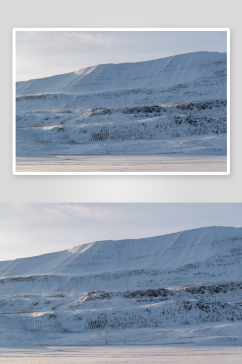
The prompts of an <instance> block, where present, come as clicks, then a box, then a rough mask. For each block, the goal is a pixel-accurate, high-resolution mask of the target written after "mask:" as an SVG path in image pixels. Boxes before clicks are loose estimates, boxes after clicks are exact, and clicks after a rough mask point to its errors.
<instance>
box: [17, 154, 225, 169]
mask: <svg viewBox="0 0 242 364" xmlns="http://www.w3.org/2000/svg"><path fill="white" fill-rule="evenodd" d="M16 172H26V173H33V172H50V173H51V172H63V173H65V172H77V173H78V172H88V173H92V172H117V173H119V172H130V173H137V172H142V173H148V172H174V173H176V172H181V173H183V172H192V173H193V172H227V157H226V156H214V155H211V156H209V155H208V156H180V155H178V156H171V155H168V156H166V155H162V156H110V155H108V156H83V157H77V156H68V157H67V156H50V157H45V158H43V157H42V158H31V157H29V158H27V157H26V158H24V157H22V158H18V159H17V164H16Z"/></svg>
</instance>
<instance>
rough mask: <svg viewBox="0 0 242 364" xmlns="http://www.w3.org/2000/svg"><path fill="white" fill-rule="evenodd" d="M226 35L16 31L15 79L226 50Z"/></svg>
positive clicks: (218, 33) (203, 33)
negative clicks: (107, 64) (102, 65)
mask: <svg viewBox="0 0 242 364" xmlns="http://www.w3.org/2000/svg"><path fill="white" fill-rule="evenodd" d="M163 16H165V15H164V14H163ZM226 37H227V33H226V32H224V31H223V32H218V31H182V32H181V31H180V32H177V31H155V32H154V31H149V32H148V31H142V32H141V31H132V32H129V31H108V32H107V31H101V32H100V31H79V32H74V31H64V32H63V31H51V32H50V31H29V32H26V31H18V32H17V33H16V80H17V81H26V80H29V79H34V78H41V77H48V76H53V75H57V74H63V73H68V72H73V71H76V70H78V69H81V68H85V67H89V66H94V65H97V64H105V63H124V62H139V61H147V60H152V59H158V58H163V57H168V56H173V55H176V54H182V53H189V52H196V51H210V52H211V51H213V52H226V51H227V42H226Z"/></svg>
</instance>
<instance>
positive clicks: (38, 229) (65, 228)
mask: <svg viewBox="0 0 242 364" xmlns="http://www.w3.org/2000/svg"><path fill="white" fill-rule="evenodd" d="M241 216H242V203H238V204H230V203H221V204H206V203H204V204H202V203H197V204H196V203H194V204H192V203H191V204H185V203H180V204H175V203H157V204H148V203H147V204H145V203H140V204H135V203H134V204H127V203H124V204H122V203H117V204H44V203H43V204H41V203H39V204H0V260H1V261H2V260H10V259H16V258H22V257H27V256H34V255H39V254H44V253H50V252H55V251H60V250H65V249H69V248H72V247H74V246H77V245H81V244H86V243H90V242H94V241H98V240H119V239H126V238H131V239H132V238H145V237H151V236H157V235H163V234H169V233H173V232H177V231H182V230H187V229H194V228H199V227H205V226H234V227H242V220H241Z"/></svg>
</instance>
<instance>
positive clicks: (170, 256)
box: [0, 227, 242, 345]
mask: <svg viewBox="0 0 242 364" xmlns="http://www.w3.org/2000/svg"><path fill="white" fill-rule="evenodd" d="M241 267H242V228H231V227H208V228H200V229H194V230H188V231H183V232H179V233H174V234H169V235H163V236H158V237H153V238H146V239H136V240H120V241H112V240H109V241H99V242H94V243H90V244H85V245H81V246H77V247H75V248H72V249H69V250H65V251H61V252H58V253H51V254H44V255H41V256H36V257H30V258H23V259H16V260H13V261H4V262H0V275H1V278H0V289H1V299H0V312H1V313H2V314H3V315H0V321H1V325H2V326H3V327H5V328H6V327H7V328H12V329H18V328H21V329H25V330H29V329H31V330H33V329H35V325H36V320H37V319H38V320H41V322H42V330H47V331H48V332H50V331H56V332H66V333H77V332H96V331H95V330H99V331H102V330H118V331H119V330H120V329H122V330H123V329H133V330H136V331H134V337H133V339H134V340H136V339H137V337H138V336H137V335H139V331H137V330H138V329H141V328H142V329H148V328H149V329H155V328H168V327H170V328H171V329H172V328H173V329H172V330H174V328H175V327H177V326H184V325H201V324H207V325H214V324H215V323H219V322H220V323H221V322H225V323H229V322H231V321H233V320H234V321H235V322H237V323H238V324H239V322H240V321H241V320H242V280H241V273H242V268H241ZM194 332H196V330H195V331H194ZM117 335H119V334H117ZM135 335H136V336H137V337H136V336H135ZM147 335H151V334H150V332H148V331H147ZM196 335H197V332H196ZM119 339H120V338H119ZM119 339H117V340H119ZM90 340H93V338H92V339H91V336H90ZM95 340H96V339H95ZM102 340H103V338H102ZM120 340H121V339H120ZM122 340H123V339H122ZM137 340H138V339H137ZM137 340H136V341H137ZM206 340H207V339H206ZM206 340H205V341H206ZM208 340H209V339H208ZM211 340H212V339H211ZM226 340H227V339H223V340H222V341H221V342H220V340H219V339H218V338H217V339H216V340H215V341H214V343H216V345H218V344H219V343H220V344H222V345H223V344H228V342H229V341H228V340H227V341H226ZM239 340H241V339H239ZM136 341H134V342H136ZM97 342H98V341H97ZM241 343H242V342H241Z"/></svg>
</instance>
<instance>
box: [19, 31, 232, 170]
mask: <svg viewBox="0 0 242 364" xmlns="http://www.w3.org/2000/svg"><path fill="white" fill-rule="evenodd" d="M229 173H230V31H229V29H226V28H222V29H213V28H212V29H207V28H206V29H197V28H196V29H191V28H189V29H184V28H182V29H176V28H175V29H148V28H147V29H127V28H124V29H111V28H108V29H103V28H102V29H98V28H94V29H82V28H81V29H14V30H13V174H15V175H22V174H23V175H25V174H29V175H32V174H51V175H54V174H57V175H61V174H68V175H70V174H72V175H75V174H77V175H82V174H86V175H87V174H94V175H95V174H105V175H107V174H108V175H129V174H131V175H134V174H139V175H151V174H153V175H167V174H168V175H180V174H182V175H186V174H188V175H202V174H205V175H228V174H229Z"/></svg>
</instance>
